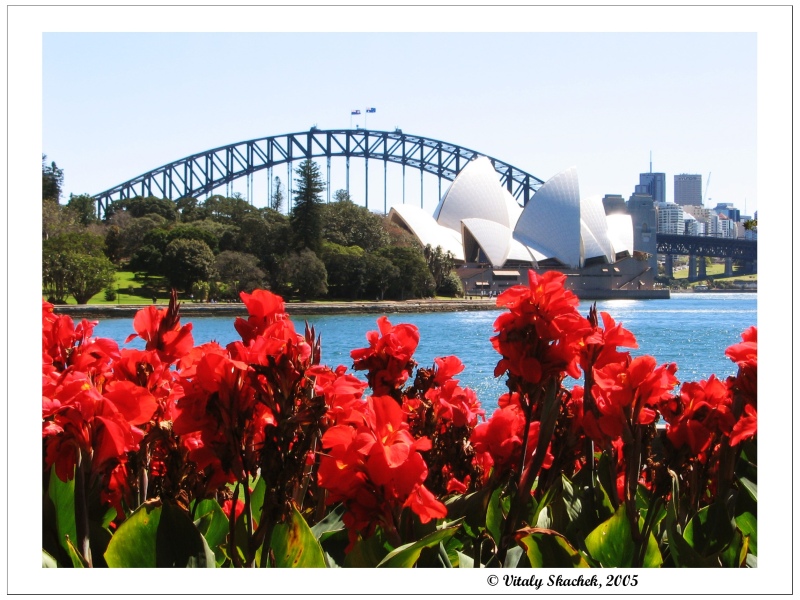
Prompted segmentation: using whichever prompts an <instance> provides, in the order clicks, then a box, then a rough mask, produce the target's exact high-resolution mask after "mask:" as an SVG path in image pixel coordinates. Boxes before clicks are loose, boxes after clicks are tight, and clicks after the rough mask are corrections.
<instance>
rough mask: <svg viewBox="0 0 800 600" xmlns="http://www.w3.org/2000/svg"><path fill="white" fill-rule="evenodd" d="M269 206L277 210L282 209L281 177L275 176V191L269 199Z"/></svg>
mask: <svg viewBox="0 0 800 600" xmlns="http://www.w3.org/2000/svg"><path fill="white" fill-rule="evenodd" d="M269 207H270V208H271V209H272V210H274V211H277V212H281V211H282V210H283V185H282V184H281V178H280V177H276V178H275V191H273V192H272V198H270V199H269Z"/></svg>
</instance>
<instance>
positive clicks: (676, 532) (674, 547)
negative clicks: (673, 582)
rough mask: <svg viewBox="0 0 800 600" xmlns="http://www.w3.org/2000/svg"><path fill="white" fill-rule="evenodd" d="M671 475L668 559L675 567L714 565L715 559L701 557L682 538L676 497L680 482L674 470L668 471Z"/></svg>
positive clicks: (668, 511) (668, 510)
mask: <svg viewBox="0 0 800 600" xmlns="http://www.w3.org/2000/svg"><path fill="white" fill-rule="evenodd" d="M669 474H670V476H671V477H672V497H671V499H670V500H669V502H668V503H667V516H666V525H667V541H668V542H669V555H670V560H672V562H673V563H674V566H676V567H715V566H718V563H717V562H716V561H715V560H708V559H704V558H703V557H701V556H700V555H699V554H698V553H697V552H695V550H694V548H692V546H691V545H690V544H689V543H688V542H687V541H686V540H685V539H684V538H683V535H682V533H681V530H680V527H679V526H678V499H679V498H680V483H679V482H678V475H677V474H676V473H675V472H674V471H670V472H669Z"/></svg>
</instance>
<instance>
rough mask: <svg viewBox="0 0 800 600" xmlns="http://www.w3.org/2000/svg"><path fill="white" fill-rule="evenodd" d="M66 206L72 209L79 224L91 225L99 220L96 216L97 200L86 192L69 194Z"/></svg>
mask: <svg viewBox="0 0 800 600" xmlns="http://www.w3.org/2000/svg"><path fill="white" fill-rule="evenodd" d="M67 208H68V209H69V210H70V211H72V213H73V214H74V215H75V220H76V221H78V223H80V224H81V225H91V224H92V223H97V222H98V221H100V219H98V218H97V200H95V199H94V198H92V197H91V196H89V195H88V194H81V195H79V196H75V195H73V194H70V195H69V201H68V202H67Z"/></svg>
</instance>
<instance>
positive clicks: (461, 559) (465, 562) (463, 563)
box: [456, 550, 475, 569]
mask: <svg viewBox="0 0 800 600" xmlns="http://www.w3.org/2000/svg"><path fill="white" fill-rule="evenodd" d="M456 555H457V556H458V568H459V569H471V568H473V567H474V566H475V560H474V559H473V558H472V557H471V556H467V555H466V554H464V553H463V552H459V551H458V550H456Z"/></svg>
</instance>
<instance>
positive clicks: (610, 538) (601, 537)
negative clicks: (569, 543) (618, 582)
mask: <svg viewBox="0 0 800 600" xmlns="http://www.w3.org/2000/svg"><path fill="white" fill-rule="evenodd" d="M643 523H644V519H642V518H641V517H640V518H639V523H638V526H639V528H641V527H642V525H643ZM586 549H587V550H588V551H589V553H590V554H591V555H592V558H594V559H595V560H597V561H599V562H600V564H601V565H602V566H603V567H625V568H627V567H631V566H632V565H633V558H634V552H635V550H636V549H635V545H634V543H633V537H632V532H631V526H630V522H629V521H628V516H627V515H626V513H625V506H624V505H621V506H620V507H619V508H618V509H617V512H616V513H614V514H613V515H612V516H611V518H609V519H608V520H606V521H605V522H603V523H601V524H600V525H599V526H598V527H597V528H596V529H595V530H594V531H592V532H591V533H590V534H589V535H588V536H587V537H586ZM661 563H662V558H661V552H659V550H658V542H657V541H656V539H655V537H654V536H653V534H650V536H649V538H648V540H647V549H646V551H645V556H644V563H643V566H645V567H658V566H661Z"/></svg>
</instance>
